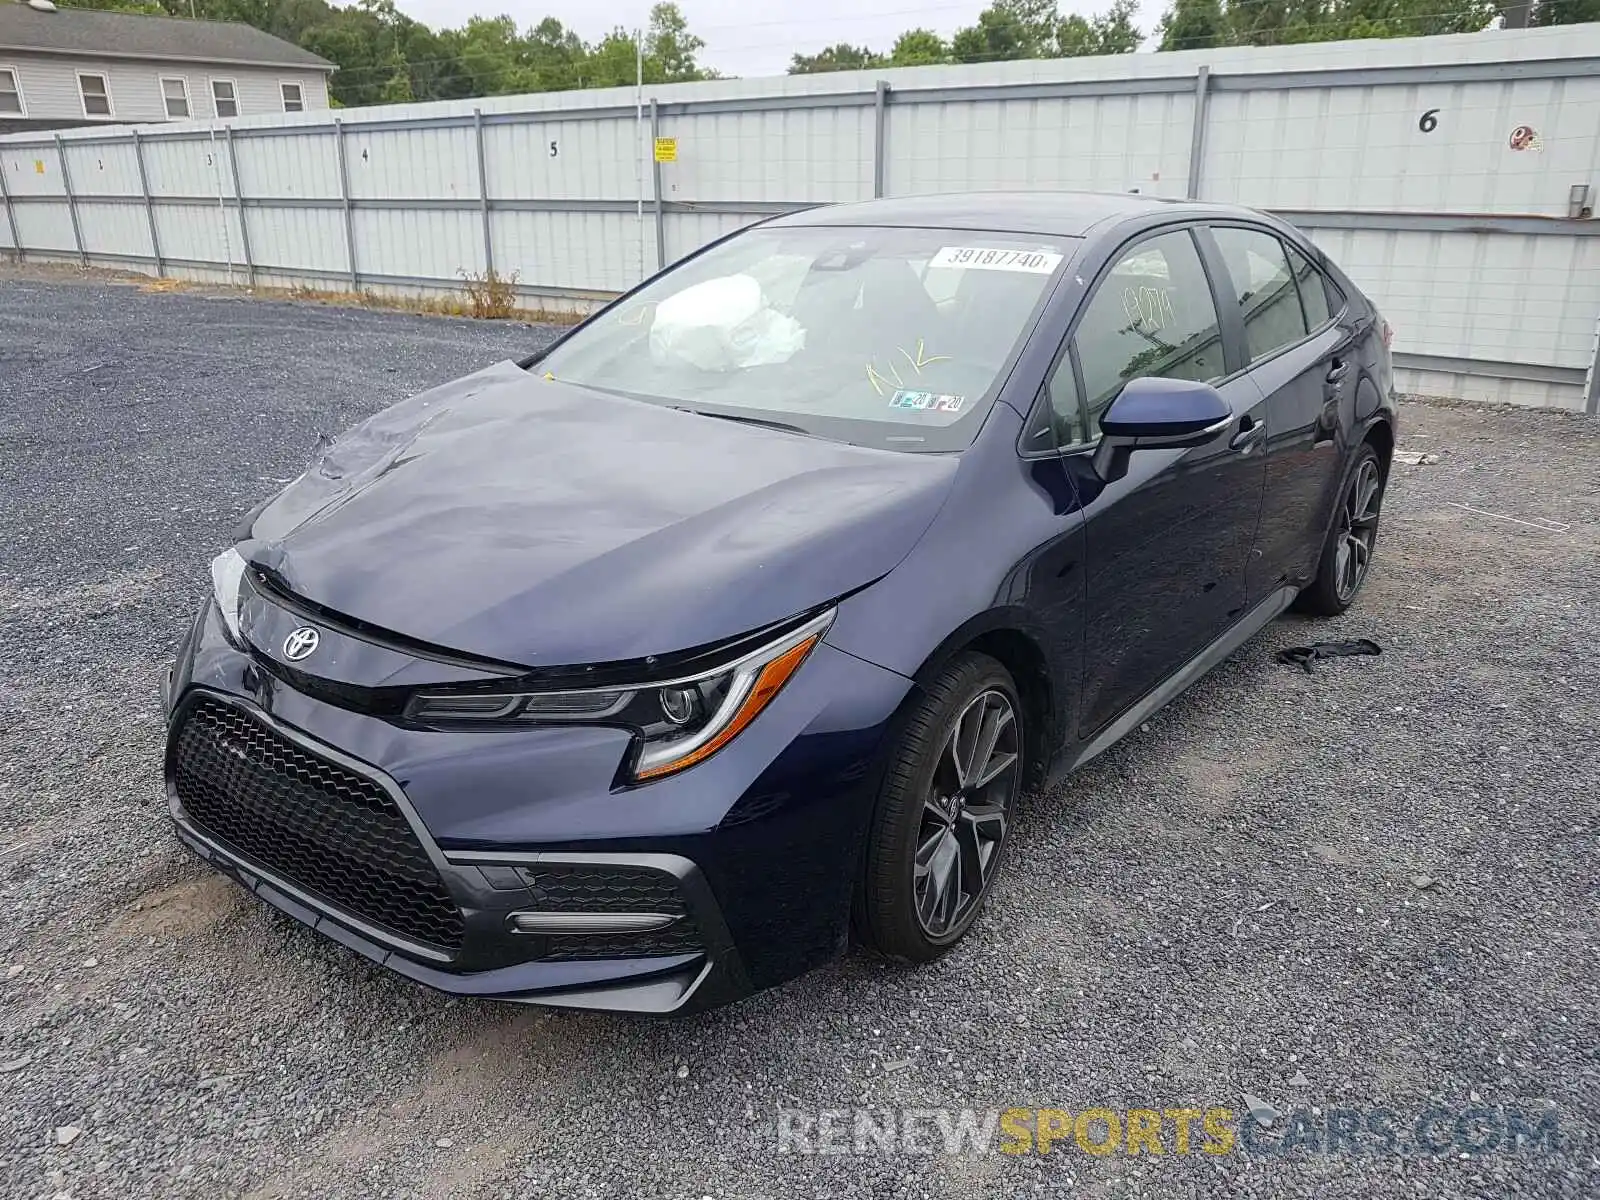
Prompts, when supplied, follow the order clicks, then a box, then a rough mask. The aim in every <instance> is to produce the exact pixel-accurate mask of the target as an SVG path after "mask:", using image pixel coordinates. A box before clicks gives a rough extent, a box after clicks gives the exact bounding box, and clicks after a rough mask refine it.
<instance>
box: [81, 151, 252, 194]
mask: <svg viewBox="0 0 1600 1200" xmlns="http://www.w3.org/2000/svg"><path fill="white" fill-rule="evenodd" d="M91 148H93V149H98V148H99V147H91ZM226 154H227V143H226V142H224V141H222V140H221V139H218V141H217V144H216V145H215V146H213V145H212V143H211V141H210V140H209V139H208V140H206V141H203V142H167V141H146V142H145V144H144V167H145V174H146V176H147V177H148V178H149V181H150V194H151V195H152V196H184V197H195V196H207V197H210V196H215V195H216V194H217V188H218V186H219V184H220V185H221V187H222V188H223V189H224V194H225V195H232V194H233V181H232V179H231V178H230V177H229V172H228V166H227V158H226V157H225V155H226ZM128 192H129V194H131V195H138V193H139V177H138V174H137V171H136V172H135V174H134V176H133V181H132V185H131V186H130V187H129V189H128Z"/></svg>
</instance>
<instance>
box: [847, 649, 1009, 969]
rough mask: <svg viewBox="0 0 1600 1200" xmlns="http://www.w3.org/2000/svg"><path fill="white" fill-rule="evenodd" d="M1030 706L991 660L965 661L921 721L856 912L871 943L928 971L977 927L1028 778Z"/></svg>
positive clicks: (949, 670) (908, 741) (882, 801)
mask: <svg viewBox="0 0 1600 1200" xmlns="http://www.w3.org/2000/svg"><path fill="white" fill-rule="evenodd" d="M1026 745H1027V743H1026V740H1025V738H1024V729H1023V710H1022V704H1021V702H1020V701H1019V699H1018V696H1017V688H1016V684H1015V682H1014V681H1013V680H1012V678H1011V675H1010V673H1009V672H1008V671H1007V670H1006V669H1005V668H1004V667H1003V666H1001V665H1000V664H999V663H998V662H996V661H995V660H994V659H992V658H989V657H988V656H987V655H983V654H974V653H966V654H961V655H958V656H957V657H956V658H955V659H954V660H953V661H952V662H951V663H950V664H949V665H948V666H947V667H946V668H945V669H944V670H943V671H942V672H941V673H940V675H939V678H938V679H937V680H936V681H935V682H934V684H933V686H932V687H930V688H929V689H928V691H927V694H926V695H925V696H924V697H923V699H922V700H921V702H920V703H919V704H918V706H917V708H916V709H915V710H914V711H913V712H912V713H911V715H910V717H909V719H908V720H907V722H906V725H905V729H904V732H903V733H902V734H901V737H900V741H899V744H898V745H897V746H896V747H895V749H894V752H893V757H892V759H891V761H890V763H889V769H888V771H887V773H886V774H885V777H884V782H883V787H882V789H881V790H880V792H879V795H878V804H877V809H876V811H875V813H874V816H873V823H872V830H871V833H870V837H869V841H868V845H867V853H866V864H865V869H864V872H863V876H862V880H861V886H860V889H859V892H858V896H857V902H856V925H857V930H858V932H859V933H860V935H861V936H862V938H863V940H864V941H866V942H867V943H868V944H869V945H871V946H873V947H874V948H875V949H877V950H879V951H880V952H882V953H884V954H887V955H890V956H891V957H895V958H901V959H907V960H909V961H912V962H926V961H928V960H929V959H932V958H936V957H938V956H939V955H940V954H943V953H944V952H945V951H946V950H948V949H949V948H950V947H951V946H953V945H955V944H956V943H957V942H958V941H960V940H961V938H962V937H963V936H964V935H965V934H966V932H967V930H969V929H970V928H971V927H972V923H973V922H974V921H975V920H976V919H977V916H978V912H979V911H980V910H981V908H982V907H983V901H984V899H985V897H987V895H988V894H989V890H990V887H991V885H992V884H993V883H994V880H995V877H996V875H997V874H998V872H999V868H1000V861H1001V857H1002V854H1003V852H1004V850H1005V843H1006V835H1007V833H1008V832H1009V829H1010V825H1011V818H1012V814H1013V812H1014V809H1015V806H1016V800H1017V796H1018V794H1019V792H1020V790H1021V786H1022V780H1023V777H1024V776H1023V769H1024V766H1025V764H1024V762H1023V750H1024V747H1025V746H1026Z"/></svg>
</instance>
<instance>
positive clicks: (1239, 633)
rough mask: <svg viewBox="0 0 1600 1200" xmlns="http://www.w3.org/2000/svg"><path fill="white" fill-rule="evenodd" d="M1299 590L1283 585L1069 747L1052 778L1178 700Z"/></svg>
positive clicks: (1103, 749) (1277, 613) (1054, 766)
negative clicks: (1095, 730) (1094, 731)
mask: <svg viewBox="0 0 1600 1200" xmlns="http://www.w3.org/2000/svg"><path fill="white" fill-rule="evenodd" d="M1299 591H1300V589H1298V588H1293V587H1281V588H1279V589H1278V590H1277V591H1275V592H1273V593H1272V594H1271V595H1269V596H1267V597H1265V598H1264V599H1262V600H1261V601H1260V602H1258V603H1257V604H1256V606H1255V607H1254V608H1252V609H1251V610H1250V611H1249V612H1247V613H1245V615H1244V616H1242V617H1240V618H1239V620H1238V621H1237V622H1235V623H1234V624H1233V625H1232V626H1231V627H1230V628H1228V629H1227V630H1225V631H1224V632H1223V634H1222V636H1221V637H1219V638H1217V640H1216V641H1214V642H1212V643H1211V644H1210V645H1209V646H1207V647H1206V648H1205V649H1204V650H1202V651H1200V653H1199V654H1196V655H1195V656H1194V657H1193V658H1191V659H1190V660H1189V661H1188V662H1186V663H1184V664H1183V666H1181V667H1179V668H1178V669H1177V670H1176V671H1174V672H1173V673H1172V674H1171V675H1169V676H1167V678H1166V679H1164V680H1163V681H1162V682H1161V683H1160V684H1158V685H1157V686H1156V687H1155V688H1153V689H1152V690H1151V691H1150V692H1148V693H1146V695H1145V697H1144V699H1142V700H1140V701H1139V702H1138V703H1137V704H1135V705H1134V706H1133V707H1132V708H1130V709H1128V711H1127V712H1125V713H1123V714H1122V715H1121V716H1120V717H1118V718H1117V719H1116V720H1115V721H1113V722H1111V724H1109V725H1107V726H1106V727H1105V728H1104V729H1102V730H1101V731H1100V732H1099V733H1097V734H1095V736H1094V737H1092V738H1090V739H1089V740H1088V741H1087V742H1081V743H1079V744H1078V745H1076V746H1073V747H1070V748H1069V749H1067V750H1066V751H1065V752H1064V753H1063V754H1062V755H1061V756H1060V757H1059V758H1057V759H1056V761H1055V763H1054V764H1053V766H1052V767H1051V770H1050V778H1051V779H1058V778H1060V777H1061V776H1062V775H1065V774H1067V773H1068V772H1069V771H1076V770H1077V769H1078V768H1079V767H1081V766H1083V765H1084V764H1085V763H1086V762H1088V761H1089V760H1090V759H1092V758H1095V757H1097V756H1098V755H1099V754H1101V753H1102V752H1104V751H1106V750H1109V749H1110V748H1111V747H1112V746H1114V745H1116V744H1117V743H1118V742H1120V741H1121V740H1122V739H1123V738H1124V737H1125V736H1127V734H1128V733H1129V732H1131V731H1132V730H1134V729H1137V728H1138V727H1139V725H1140V724H1142V723H1143V722H1144V721H1145V720H1146V719H1148V718H1149V716H1150V715H1151V714H1152V713H1154V712H1157V711H1158V710H1160V709H1162V708H1165V707H1166V706H1167V705H1168V704H1170V703H1171V702H1172V701H1174V700H1176V699H1177V698H1178V697H1179V696H1180V695H1182V694H1183V693H1184V692H1185V691H1186V690H1187V689H1188V688H1189V685H1190V684H1192V683H1194V682H1195V681H1196V680H1197V679H1199V678H1200V677H1201V676H1202V675H1204V674H1205V673H1206V672H1207V671H1209V670H1211V668H1212V667H1214V666H1216V665H1217V664H1218V663H1220V662H1221V661H1222V660H1223V659H1225V658H1227V657H1228V655H1230V654H1232V653H1233V652H1234V651H1235V650H1237V649H1238V648H1239V647H1240V646H1242V645H1244V644H1245V643H1246V642H1248V641H1249V640H1250V639H1251V638H1253V637H1255V635H1256V634H1258V633H1260V632H1261V631H1262V630H1263V629H1265V628H1266V627H1267V626H1268V625H1270V624H1271V623H1272V622H1273V621H1275V620H1276V619H1277V618H1278V617H1279V616H1281V615H1282V613H1283V611H1284V610H1285V609H1287V608H1288V607H1289V605H1290V604H1292V603H1294V598H1295V596H1297V595H1298V594H1299Z"/></svg>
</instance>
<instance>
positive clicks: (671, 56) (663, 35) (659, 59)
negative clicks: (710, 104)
mask: <svg viewBox="0 0 1600 1200" xmlns="http://www.w3.org/2000/svg"><path fill="white" fill-rule="evenodd" d="M705 47H706V43H705V39H704V38H699V37H696V36H695V35H694V34H692V33H690V32H689V23H688V22H687V21H685V20H684V18H683V13H682V12H681V11H680V10H679V9H678V6H677V5H676V4H657V5H656V6H655V7H654V8H652V9H651V10H650V28H649V29H648V30H646V31H645V37H644V54H645V58H646V59H649V60H651V61H653V62H654V63H655V66H656V70H657V71H658V72H659V74H660V76H661V78H662V79H663V80H664V81H665V82H667V83H682V82H685V81H689V80H695V79H710V78H712V77H713V72H710V71H705V70H702V69H701V68H700V67H699V66H698V65H697V64H696V63H695V59H694V56H695V55H696V54H698V53H700V51H702V50H704V49H705Z"/></svg>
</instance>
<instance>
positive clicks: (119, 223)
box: [78, 200, 150, 257]
mask: <svg viewBox="0 0 1600 1200" xmlns="http://www.w3.org/2000/svg"><path fill="white" fill-rule="evenodd" d="M78 224H79V226H80V228H82V230H83V248H84V249H85V250H86V251H88V252H89V253H90V254H91V255H93V254H116V255H125V256H130V257H147V256H148V255H149V254H150V226H149V224H148V223H147V222H146V221H145V216H144V209H143V208H142V207H140V206H139V205H135V204H106V203H105V202H103V201H102V202H99V203H96V202H95V201H93V200H80V201H78Z"/></svg>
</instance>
